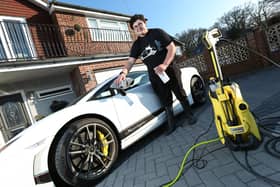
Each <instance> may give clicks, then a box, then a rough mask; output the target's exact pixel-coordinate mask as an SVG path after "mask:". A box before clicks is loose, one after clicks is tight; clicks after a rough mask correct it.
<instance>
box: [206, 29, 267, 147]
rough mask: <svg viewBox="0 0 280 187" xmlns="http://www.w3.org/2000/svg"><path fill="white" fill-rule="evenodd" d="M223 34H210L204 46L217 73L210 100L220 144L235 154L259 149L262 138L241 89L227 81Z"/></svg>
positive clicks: (212, 78) (210, 91)
mask: <svg viewBox="0 0 280 187" xmlns="http://www.w3.org/2000/svg"><path fill="white" fill-rule="evenodd" d="M221 38H222V33H221V32H220V31H219V30H218V29H217V28H215V29H212V30H210V31H206V32H205V33H204V35H203V39H202V40H203V43H204V45H205V46H206V48H207V49H208V51H209V53H210V56H211V61H212V63H213V66H214V70H215V77H210V80H209V93H208V95H209V98H210V100H211V103H212V107H213V111H214V120H215V124H216V128H217V131H218V135H219V137H220V141H221V142H222V144H226V145H227V146H228V147H229V148H230V149H231V150H234V151H238V150H249V149H256V148H257V147H258V146H259V145H260V143H261V141H262V138H261V135H260V132H259V129H258V126H257V124H256V121H255V119H254V117H253V115H252V113H251V112H250V109H249V105H248V104H247V103H246V102H245V101H244V99H243V97H242V95H241V92H240V88H239V85H238V84H237V83H235V82H230V81H225V80H224V78H223V74H222V70H221V67H220V64H219V59H218V55H217V50H216V44H217V43H218V42H219V41H220V40H221Z"/></svg>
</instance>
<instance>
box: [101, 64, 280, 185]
mask: <svg viewBox="0 0 280 187" xmlns="http://www.w3.org/2000/svg"><path fill="white" fill-rule="evenodd" d="M232 81H235V82H237V83H238V84H239V85H240V88H241V92H242V95H243V97H244V99H245V101H247V102H248V103H249V106H250V108H251V110H252V111H253V112H254V113H255V114H256V115H257V116H258V117H260V118H262V117H265V116H266V117H268V116H280V69H279V68H278V69H277V68H274V67H269V68H265V69H263V70H261V71H256V72H253V73H248V74H243V75H241V76H238V77H234V78H232ZM194 112H195V115H196V116H197V117H198V122H197V124H195V125H193V126H189V125H187V123H184V121H183V120H182V119H181V118H182V117H181V116H177V117H176V118H177V121H179V122H177V124H179V123H180V122H182V123H184V126H183V127H177V128H176V131H175V132H173V133H172V134H171V135H169V136H165V135H164V128H163V127H164V126H162V127H160V128H159V129H157V130H156V131H154V132H153V133H151V134H149V135H148V136H146V137H144V138H143V139H142V140H140V141H138V142H137V143H136V144H134V145H132V146H131V147H129V148H128V149H126V150H124V151H122V152H121V154H120V157H119V161H118V163H117V164H116V166H115V167H114V169H113V171H112V172H111V173H110V174H109V175H108V176H107V177H106V178H104V179H103V180H102V181H100V182H99V183H98V184H97V187H113V186H114V187H153V186H160V185H161V184H164V183H165V182H168V181H169V180H171V179H173V178H174V177H175V176H176V175H177V172H178V170H179V166H180V164H181V161H182V159H183V157H184V155H185V153H186V151H187V150H188V149H189V148H190V147H191V145H192V144H193V143H194V141H195V139H196V137H197V136H198V135H200V134H201V133H202V132H203V131H205V130H206V129H207V128H208V127H209V124H210V122H211V120H212V118H213V117H212V108H211V105H210V102H209V101H208V102H207V103H206V104H205V105H203V106H200V107H195V108H194ZM215 137H217V133H216V128H215V125H212V128H211V129H210V131H209V133H208V134H207V135H205V136H203V137H202V138H200V141H201V140H207V139H210V138H215ZM267 140H268V138H267V137H265V138H264V142H266V141H267ZM278 146H280V145H278ZM215 149H218V150H217V151H215V152H211V151H213V150H215ZM196 153H197V154H196V155H197V156H199V155H200V154H202V153H204V154H206V153H208V155H207V156H205V157H203V159H204V160H206V161H207V165H206V166H205V167H204V168H203V169H197V168H194V167H192V168H189V169H188V168H187V167H186V169H185V170H184V173H183V175H182V176H181V178H180V180H179V181H178V182H177V183H176V184H175V185H174V186H176V187H184V186H190V187H203V186H210V187H220V186H233V187H235V186H238V187H243V186H252V187H258V186H259V187H266V186H277V185H272V184H269V183H266V182H264V181H263V180H261V179H258V178H256V177H255V176H254V175H252V174H251V173H249V172H247V171H246V170H244V169H243V168H242V167H241V166H240V165H239V164H238V163H237V162H236V161H235V160H234V159H233V157H232V155H231V153H230V151H229V150H228V149H227V148H223V145H222V144H221V143H220V142H216V143H212V144H210V145H208V146H206V147H205V146H204V149H203V147H201V148H200V149H198V150H197V151H196ZM233 154H234V155H236V157H237V159H238V160H240V161H241V162H242V163H245V162H244V160H245V159H244V158H245V157H244V155H245V153H244V152H234V153H233ZM191 158H192V156H191ZM248 159H249V162H250V164H251V165H252V167H253V169H254V170H256V171H257V172H260V173H261V174H262V175H264V176H267V177H269V178H271V179H274V180H278V181H280V160H279V159H277V158H275V157H272V156H270V155H269V154H268V153H266V152H265V150H264V143H262V145H261V146H260V147H259V148H258V149H257V150H254V151H250V152H249V153H248ZM206 161H204V162H206ZM198 164H200V165H201V164H202V163H201V162H200V163H198Z"/></svg>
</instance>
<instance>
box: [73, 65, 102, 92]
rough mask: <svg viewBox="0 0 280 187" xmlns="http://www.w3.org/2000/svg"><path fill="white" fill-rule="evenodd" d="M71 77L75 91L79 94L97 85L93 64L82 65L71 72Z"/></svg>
mask: <svg viewBox="0 0 280 187" xmlns="http://www.w3.org/2000/svg"><path fill="white" fill-rule="evenodd" d="M71 79H72V83H73V88H74V90H75V93H76V94H77V95H78V96H79V95H82V94H84V93H86V92H88V91H89V90H90V89H92V88H94V87H95V86H96V85H97V81H96V78H95V74H94V71H93V65H81V66H79V67H77V68H75V69H74V70H73V71H72V73H71Z"/></svg>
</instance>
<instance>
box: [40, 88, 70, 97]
mask: <svg viewBox="0 0 280 187" xmlns="http://www.w3.org/2000/svg"><path fill="white" fill-rule="evenodd" d="M71 93H73V90H72V88H71V87H70V86H62V87H58V88H53V89H47V90H41V91H37V92H36V94H37V98H38V99H45V98H51V97H57V96H61V95H66V94H71Z"/></svg>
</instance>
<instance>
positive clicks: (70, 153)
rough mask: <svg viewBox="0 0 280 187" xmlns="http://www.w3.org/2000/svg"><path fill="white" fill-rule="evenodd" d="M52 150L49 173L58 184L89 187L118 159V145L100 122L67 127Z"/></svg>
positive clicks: (93, 120) (107, 126)
mask: <svg viewBox="0 0 280 187" xmlns="http://www.w3.org/2000/svg"><path fill="white" fill-rule="evenodd" d="M53 148H54V150H53V151H52V155H51V160H52V161H53V163H49V164H50V165H51V167H50V172H52V171H53V174H51V176H52V175H55V177H54V178H58V181H59V183H58V184H60V183H61V181H63V182H64V183H66V184H68V185H70V186H75V187H76V186H92V185H93V184H95V183H96V181H97V180H99V179H101V178H102V177H104V176H105V175H106V174H107V173H108V172H109V171H110V168H111V167H112V165H113V164H114V162H115V161H116V159H117V157H118V153H119V142H118V139H117V137H116V135H115V132H114V131H113V130H112V128H111V127H110V126H109V125H108V124H106V123H105V122H104V121H101V120H99V119H96V118H85V119H80V120H78V121H75V122H73V123H72V124H70V125H69V126H68V127H67V129H66V130H65V131H64V133H63V134H62V135H61V136H60V137H59V138H58V141H57V143H56V144H55V145H54V146H53ZM54 182H55V181H54Z"/></svg>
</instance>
